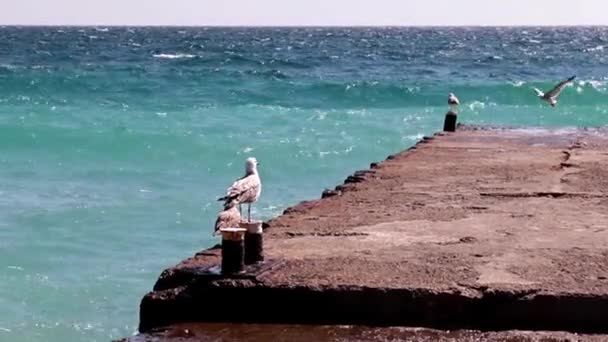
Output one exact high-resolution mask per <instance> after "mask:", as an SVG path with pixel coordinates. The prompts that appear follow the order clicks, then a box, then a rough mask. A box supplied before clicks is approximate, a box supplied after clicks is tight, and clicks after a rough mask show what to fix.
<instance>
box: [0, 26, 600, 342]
mask: <svg viewBox="0 0 608 342" xmlns="http://www.w3.org/2000/svg"><path fill="white" fill-rule="evenodd" d="M607 50H608V29H607V28H570V29H565V28H545V29H538V28H521V29H508V28H484V29H481V28H471V29H465V28H460V29H453V28H442V29H432V28H429V29H415V28H386V29H370V28H356V29H355V28H353V29H335V28H333V29H332V28H299V29H295V28H290V29H286V28H276V29H270V28H256V29H244V28H230V29H227V28H213V29H211V28H209V29H206V28H107V29H106V28H60V27H54V28H15V27H5V28H1V29H0V52H1V53H0V151H1V154H0V307H2V310H0V340H1V341H107V340H109V339H112V338H118V337H122V336H127V335H130V334H132V333H134V332H135V331H136V329H137V323H138V308H139V300H140V298H141V297H142V296H143V295H144V294H145V293H146V292H147V291H149V290H150V289H151V287H152V285H153V283H154V281H155V280H156V277H157V276H158V275H159V273H160V272H161V271H162V270H163V269H164V268H165V267H168V266H170V265H173V264H175V263H177V262H179V261H180V260H181V259H183V258H185V257H187V256H189V255H191V254H193V253H195V252H196V251H198V250H200V249H202V248H205V247H208V246H210V245H212V244H214V243H215V242H217V240H215V239H214V238H212V237H211V233H212V230H213V228H212V225H213V221H214V219H215V215H216V213H217V211H218V210H219V209H220V207H219V204H218V203H217V202H216V201H215V199H216V198H217V197H218V196H219V195H222V194H223V192H224V190H225V188H226V186H228V185H229V184H230V183H231V182H232V181H233V180H234V179H235V178H237V177H239V176H240V175H241V174H242V173H243V162H244V160H245V158H246V157H248V156H255V157H257V159H258V160H259V161H260V162H261V169H260V172H261V176H262V179H263V181H264V191H263V194H262V198H261V199H260V201H259V203H257V204H256V205H255V206H254V210H253V213H254V215H255V216H257V217H260V218H264V219H267V218H270V217H273V216H275V215H277V214H279V213H280V212H281V211H282V210H283V209H284V208H285V207H286V206H289V205H292V204H294V203H296V202H297V201H300V200H303V199H311V198H317V197H318V196H319V195H320V193H321V191H322V189H323V188H324V187H333V186H335V185H336V184H338V183H340V182H341V181H342V180H343V179H344V178H345V177H346V176H347V175H348V174H349V173H350V172H352V171H354V170H357V169H361V168H365V167H367V166H368V165H369V163H370V162H371V161H376V160H380V159H383V158H384V157H385V156H386V155H387V154H389V153H392V152H396V151H399V150H402V149H404V148H406V147H408V146H410V145H412V144H413V143H414V142H415V141H416V140H417V139H419V138H421V137H422V136H423V135H425V134H430V133H433V132H434V131H437V130H439V129H440V128H441V127H442V121H443V115H444V114H445V112H446V110H447V108H446V104H445V103H446V101H447V94H448V93H449V92H455V93H456V94H457V95H458V96H459V97H460V100H461V102H462V106H461V107H462V108H461V111H460V116H459V117H460V120H461V121H465V122H469V123H479V124H502V125H517V126H543V127H562V126H596V125H606V124H608V102H607V101H608V89H607V83H606V82H607V80H608V57H606V56H607V55H606V51H607ZM571 75H577V76H578V79H577V82H576V83H575V84H574V85H573V86H572V87H569V88H568V89H566V91H565V92H564V93H563V95H562V97H561V98H560V100H561V101H560V104H559V105H558V107H557V108H550V107H548V106H546V105H544V104H543V103H541V102H540V101H539V100H538V99H536V98H535V96H534V93H533V91H532V90H531V87H532V86H537V87H539V88H549V87H551V86H552V85H553V84H554V83H555V82H556V81H557V80H560V79H562V78H564V77H568V76H571Z"/></svg>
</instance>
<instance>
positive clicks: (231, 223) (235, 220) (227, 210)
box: [213, 201, 241, 235]
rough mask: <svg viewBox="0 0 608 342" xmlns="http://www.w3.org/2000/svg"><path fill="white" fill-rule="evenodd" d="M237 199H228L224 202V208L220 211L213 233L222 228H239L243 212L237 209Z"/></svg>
mask: <svg viewBox="0 0 608 342" xmlns="http://www.w3.org/2000/svg"><path fill="white" fill-rule="evenodd" d="M236 205H237V203H236V202H235V201H228V202H226V203H225V204H224V210H223V211H220V213H219V214H218V215H217V220H215V231H214V232H213V235H215V234H217V232H218V231H219V230H220V229H222V228H238V227H239V224H240V223H241V214H240V213H239V211H238V210H237V209H236Z"/></svg>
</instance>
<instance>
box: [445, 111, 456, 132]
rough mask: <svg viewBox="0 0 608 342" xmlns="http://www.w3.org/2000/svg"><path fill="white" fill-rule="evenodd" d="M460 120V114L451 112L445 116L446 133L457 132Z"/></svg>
mask: <svg viewBox="0 0 608 342" xmlns="http://www.w3.org/2000/svg"><path fill="white" fill-rule="evenodd" d="M457 120H458V113H456V112H455V111H453V110H450V111H449V112H447V114H445V121H444V123H443V131H444V132H456V121H457Z"/></svg>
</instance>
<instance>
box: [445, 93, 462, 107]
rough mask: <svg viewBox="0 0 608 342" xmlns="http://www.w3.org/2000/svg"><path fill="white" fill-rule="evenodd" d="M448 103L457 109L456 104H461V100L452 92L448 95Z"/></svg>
mask: <svg viewBox="0 0 608 342" xmlns="http://www.w3.org/2000/svg"><path fill="white" fill-rule="evenodd" d="M448 104H449V105H450V109H452V110H454V109H456V106H458V105H459V104H460V101H459V100H458V98H457V97H456V95H454V94H453V93H450V95H448Z"/></svg>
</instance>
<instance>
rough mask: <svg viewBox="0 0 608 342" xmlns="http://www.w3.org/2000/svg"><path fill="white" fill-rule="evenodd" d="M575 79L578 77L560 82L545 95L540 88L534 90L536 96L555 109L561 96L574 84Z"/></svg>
mask: <svg viewBox="0 0 608 342" xmlns="http://www.w3.org/2000/svg"><path fill="white" fill-rule="evenodd" d="M575 78H576V76H572V77H570V78H569V79H567V80H564V81H561V82H559V83H558V84H557V85H556V86H555V87H553V89H551V90H549V91H548V92H546V93H543V92H542V91H541V90H539V89H538V88H534V91H535V92H536V96H538V97H539V98H540V99H541V100H543V101H547V102H548V103H549V104H550V105H551V107H555V105H556V104H557V98H558V96H559V94H561V93H562V91H563V90H564V89H565V88H566V86H567V85H568V84H570V83H572V81H574V79H575Z"/></svg>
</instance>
